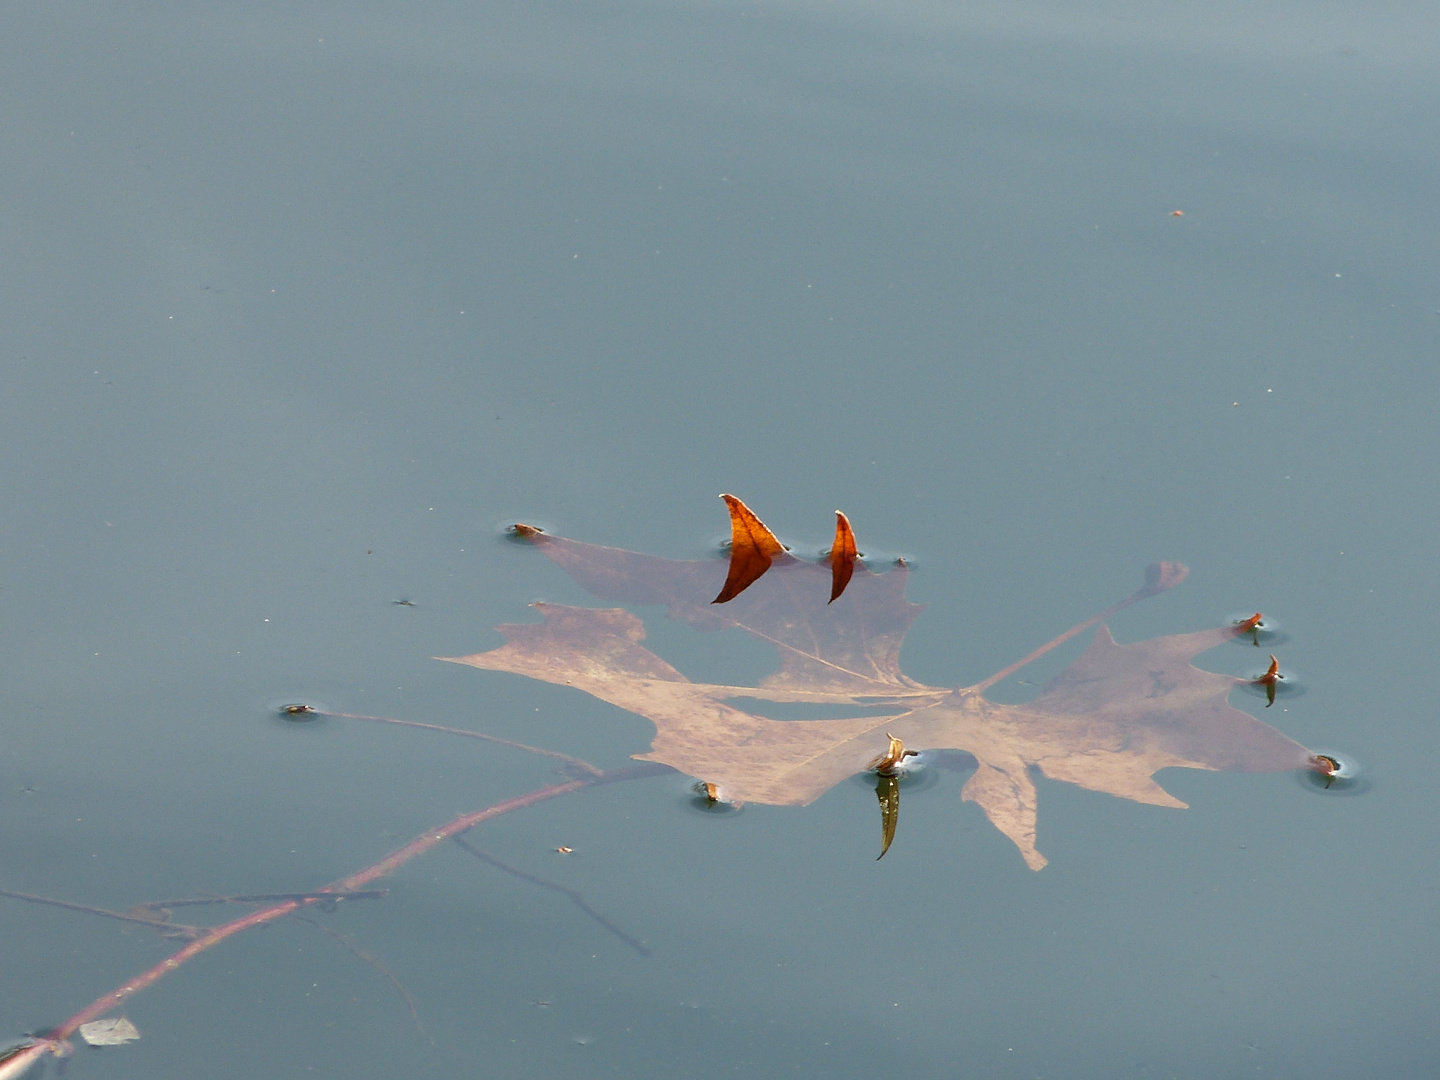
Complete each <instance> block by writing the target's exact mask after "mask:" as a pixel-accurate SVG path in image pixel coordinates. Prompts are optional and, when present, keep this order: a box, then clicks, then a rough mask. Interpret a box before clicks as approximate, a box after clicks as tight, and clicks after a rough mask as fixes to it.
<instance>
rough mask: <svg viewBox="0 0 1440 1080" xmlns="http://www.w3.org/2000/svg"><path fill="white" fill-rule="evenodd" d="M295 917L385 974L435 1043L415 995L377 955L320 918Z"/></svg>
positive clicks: (420, 1029) (418, 1026) (423, 1032)
mask: <svg viewBox="0 0 1440 1080" xmlns="http://www.w3.org/2000/svg"><path fill="white" fill-rule="evenodd" d="M295 917H296V918H297V919H299V920H300V921H301V922H303V923H309V924H310V925H311V926H313V927H315V929H316V930H319V931H320V932H321V933H323V934H329V935H330V936H331V937H333V938H334V939H335V940H336V941H338V942H340V944H341V945H344V946H345V948H346V949H348V950H349V951H350V953H351V954H352V955H354V956H355V957H356V958H357V959H359V960H363V961H364V962H365V963H367V964H369V965H370V966H371V967H372V968H374V969H375V970H376V971H378V972H379V973H380V974H381V975H383V976H385V978H386V979H388V980H389V981H390V985H391V986H393V987H395V989H396V990H397V991H399V993H400V996H401V997H403V998H404V999H405V1006H406V1008H408V1009H409V1010H410V1019H412V1020H414V1021H415V1030H416V1031H418V1032H420V1034H421V1035H424V1036H425V1038H426V1040H427V1041H428V1042H429V1043H430V1045H431V1046H434V1045H435V1040H434V1039H433V1038H431V1036H430V1033H429V1032H428V1031H426V1030H425V1025H424V1024H422V1023H421V1022H420V1013H419V1012H418V1011H417V1010H416V1008H415V999H414V997H412V996H411V994H410V991H409V990H407V989H406V988H405V984H404V983H402V982H401V981H400V980H399V979H397V978H396V977H395V976H394V975H393V974H392V973H391V971H390V969H389V968H387V967H386V966H385V965H384V964H382V963H380V961H379V960H376V959H375V957H373V956H371V955H370V954H369V953H367V952H365V951H364V950H363V949H361V948H359V947H357V946H356V944H355V943H354V942H353V941H351V940H350V938H349V937H348V936H346V935H345V934H342V933H340V931H338V930H336V929H334V928H332V927H329V926H326V925H325V924H324V923H322V922H320V921H319V920H318V919H311V918H309V917H308V916H305V915H296V916H295Z"/></svg>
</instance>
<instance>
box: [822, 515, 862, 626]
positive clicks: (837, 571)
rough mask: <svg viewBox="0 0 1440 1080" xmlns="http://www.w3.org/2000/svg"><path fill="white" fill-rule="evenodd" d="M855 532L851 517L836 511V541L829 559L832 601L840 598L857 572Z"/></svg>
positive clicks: (857, 552)
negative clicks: (851, 525)
mask: <svg viewBox="0 0 1440 1080" xmlns="http://www.w3.org/2000/svg"><path fill="white" fill-rule="evenodd" d="M858 554H859V549H857V548H856V547H855V533H854V531H853V530H852V529H851V528H850V519H849V518H847V517H846V516H845V515H844V514H842V513H841V512H840V511H839V510H836V511H835V543H834V544H833V545H832V546H831V548H830V554H829V555H828V556H827V561H828V562H829V563H830V603H832V604H833V603H834V602H835V601H836V600H838V599H840V594H841V593H843V592H844V591H845V586H846V585H849V584H850V576H851V575H852V574H854V573H855V557H856V556H857V555H858Z"/></svg>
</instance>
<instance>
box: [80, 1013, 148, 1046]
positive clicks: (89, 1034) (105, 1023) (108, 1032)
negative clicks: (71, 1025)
mask: <svg viewBox="0 0 1440 1080" xmlns="http://www.w3.org/2000/svg"><path fill="white" fill-rule="evenodd" d="M80 1037H81V1038H82V1039H84V1040H85V1041H86V1042H87V1043H89V1044H90V1045H91V1046H123V1045H124V1044H125V1043H128V1042H134V1041H135V1040H136V1039H138V1038H140V1032H139V1030H138V1029H137V1028H136V1027H135V1025H134V1024H132V1023H131V1022H130V1021H129V1020H127V1019H126V1018H125V1017H123V1016H112V1017H110V1018H109V1019H107V1020H92V1021H90V1023H88V1024H81V1025H80Z"/></svg>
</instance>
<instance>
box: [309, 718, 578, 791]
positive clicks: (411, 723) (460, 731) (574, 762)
mask: <svg viewBox="0 0 1440 1080" xmlns="http://www.w3.org/2000/svg"><path fill="white" fill-rule="evenodd" d="M308 711H309V712H310V713H311V714H312V715H314V716H333V717H336V718H337V719H340V720H369V721H372V722H373V723H376V724H398V725H400V726H401V727H413V728H422V729H424V730H425V731H439V732H442V733H443V734H446V735H463V736H465V738H467V739H482V740H484V741H485V742H489V743H497V744H499V745H500V746H510V747H514V748H515V749H516V750H524V751H527V752H528V753H531V754H539V755H541V756H542V757H548V758H555V759H556V760H557V761H563V762H565V763H566V764H568V765H571V766H573V767H574V768H576V769H579V770H580V771H581V772H583V773H587V774H588V775H590V776H600V775H601V770H600V769H597V768H596V767H595V766H594V765H591V764H590V763H589V762H588V761H581V760H580V759H579V758H577V757H571V756H570V755H569V754H562V753H560V752H559V751H558V750H546V749H544V748H543V747H540V746H531V745H529V744H528V743H522V742H516V741H515V740H514V739H502V738H500V736H498V735H482V734H480V732H478V731H466V730H465V729H464V728H454V727H444V726H443V725H441V724H422V723H420V721H418V720H397V719H395V718H394V717H393V716H365V715H363V714H361V713H348V712H330V711H329V710H327V709H309V710H308Z"/></svg>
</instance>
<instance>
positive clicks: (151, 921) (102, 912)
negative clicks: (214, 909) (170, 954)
mask: <svg viewBox="0 0 1440 1080" xmlns="http://www.w3.org/2000/svg"><path fill="white" fill-rule="evenodd" d="M0 896H9V897H12V898H14V899H16V900H24V901H26V902H28V903H31V904H48V905H49V906H50V907H58V908H64V909H65V910H67V911H83V912H85V914H87V915H99V916H102V917H103V918H106V919H119V920H120V921H121V922H128V923H137V924H138V925H140V926H148V927H150V928H151V929H152V930H160V931H162V932H163V933H165V934H166V935H167V936H169V937H183V938H186V939H187V940H190V941H194V940H195V939H196V938H198V937H199V936H200V935H201V934H203V933H205V932H206V931H205V928H204V927H202V926H190V925H188V924H187V923H172V922H168V921H167V920H165V919H161V918H156V917H148V918H147V917H146V916H144V915H127V914H126V913H125V912H123V911H111V910H110V909H109V908H102V907H92V906H91V905H89V904H72V903H71V902H70V901H69V900H52V899H51V898H50V897H48V896H35V895H33V894H31V893H23V892H14V891H12V890H10V889H0ZM136 907H137V909H143V910H150V909H151V907H152V905H150V904H138V905H136Z"/></svg>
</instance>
